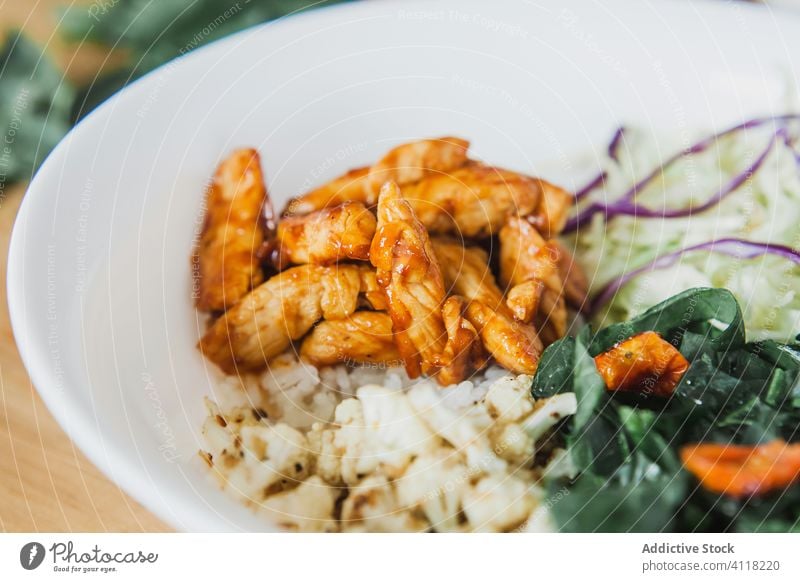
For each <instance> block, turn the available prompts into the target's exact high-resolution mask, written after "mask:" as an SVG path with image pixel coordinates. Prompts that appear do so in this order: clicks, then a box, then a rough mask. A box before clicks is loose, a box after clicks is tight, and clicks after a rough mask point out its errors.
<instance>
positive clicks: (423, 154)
mask: <svg viewBox="0 0 800 582" xmlns="http://www.w3.org/2000/svg"><path fill="white" fill-rule="evenodd" d="M468 149H469V142H468V141H467V140H464V139H459V138H457V137H440V138H438V139H423V140H419V141H413V142H410V143H405V144H402V145H399V146H397V147H396V148H394V149H392V150H389V152H388V153H387V154H386V155H385V156H383V158H381V159H380V160H379V161H378V162H377V163H376V164H375V165H373V166H372V168H370V171H369V177H368V178H367V193H368V194H367V199H368V200H373V201H374V200H377V197H378V194H379V193H380V191H381V188H382V187H383V185H384V184H385V183H386V182H394V183H395V184H397V185H398V186H399V187H401V188H404V187H405V186H406V185H408V184H412V183H414V182H418V181H419V180H422V179H423V178H426V177H428V176H431V175H436V174H447V173H449V172H452V171H453V170H455V169H456V168H459V167H461V166H463V165H464V164H466V163H467V150H468Z"/></svg>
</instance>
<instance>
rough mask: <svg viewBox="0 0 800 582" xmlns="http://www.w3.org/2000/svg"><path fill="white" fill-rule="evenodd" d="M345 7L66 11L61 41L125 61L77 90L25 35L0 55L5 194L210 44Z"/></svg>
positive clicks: (125, 1)
mask: <svg viewBox="0 0 800 582" xmlns="http://www.w3.org/2000/svg"><path fill="white" fill-rule="evenodd" d="M343 1H347V0H322V1H316V2H315V1H314V0H238V1H237V0H95V1H94V2H92V3H91V4H87V5H82V6H72V7H70V8H62V9H61V12H60V14H59V25H58V28H57V30H56V34H57V35H59V36H60V38H61V40H63V41H65V42H68V43H75V44H84V43H95V44H98V45H101V46H104V47H107V48H108V49H109V50H114V51H116V52H120V53H122V54H123V55H124V57H123V59H122V60H121V63H120V64H118V65H117V66H115V67H113V68H112V69H111V70H108V71H104V72H103V73H102V74H101V75H99V76H97V77H94V78H92V79H90V80H88V81H87V82H85V83H83V84H80V85H78V86H73V84H72V83H71V82H70V81H69V80H68V78H67V77H66V76H65V75H64V74H63V72H62V71H61V70H59V68H58V67H57V66H56V65H55V64H54V63H53V62H52V61H51V60H50V58H49V57H48V55H47V53H46V51H45V50H44V49H43V48H42V47H41V46H38V45H37V44H36V43H34V42H33V41H31V40H30V39H28V38H26V36H25V35H24V34H22V33H20V32H19V31H16V32H14V33H13V34H10V35H8V38H7V40H6V42H5V45H4V46H3V47H2V48H0V128H2V130H3V135H2V136H0V190H2V188H3V187H4V186H5V185H7V184H13V183H15V182H19V181H24V180H29V179H30V178H31V176H32V175H33V173H34V172H35V171H36V169H37V168H38V167H39V165H40V164H41V162H42V161H43V160H44V158H45V157H46V156H47V154H48V153H49V152H50V150H52V149H53V147H55V145H56V144H57V143H58V142H59V140H61V138H62V137H63V136H64V135H65V134H66V133H67V132H68V131H69V129H70V128H71V127H72V126H73V125H74V124H75V123H77V122H78V121H79V120H80V119H81V118H82V117H83V116H85V115H86V114H87V113H89V112H90V111H91V110H92V109H94V108H95V107H96V106H97V105H99V104H100V103H102V102H103V101H105V100H106V99H108V98H109V97H110V96H111V95H113V94H114V93H115V92H117V91H119V90H120V89H121V88H123V87H124V86H125V85H126V84H128V83H130V82H131V81H133V80H135V79H137V78H139V77H141V76H142V75H144V74H145V73H147V72H149V71H151V70H153V69H155V68H156V67H158V66H159V65H162V64H163V63H165V62H167V61H169V60H171V59H173V58H175V57H177V56H180V55H183V54H185V53H187V52H190V51H192V50H194V49H196V48H198V47H200V46H203V45H204V44H207V43H209V42H212V41H214V40H217V39H219V38H222V37H223V36H226V35H228V34H231V33H233V32H236V31H238V30H242V29H244V28H247V27H249V26H253V25H256V24H259V23H262V22H267V21H269V20H273V19H275V18H279V17H282V16H286V15H289V14H293V13H295V12H299V11H301V10H308V9H311V8H317V7H320V6H326V5H331V4H337V3H340V2H343Z"/></svg>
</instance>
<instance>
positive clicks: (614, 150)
mask: <svg viewBox="0 0 800 582" xmlns="http://www.w3.org/2000/svg"><path fill="white" fill-rule="evenodd" d="M623 139H625V127H624V126H622V125H621V126H619V127H618V128H617V131H615V132H614V135H613V136H612V138H611V142H609V144H608V157H609V158H611V159H612V160H614V161H615V162H618V161H619V157H618V151H619V144H620V143H622V140H623Z"/></svg>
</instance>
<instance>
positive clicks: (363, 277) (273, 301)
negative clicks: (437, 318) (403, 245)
mask: <svg viewBox="0 0 800 582" xmlns="http://www.w3.org/2000/svg"><path fill="white" fill-rule="evenodd" d="M370 272H371V269H370V268H369V267H367V266H366V265H364V266H362V265H336V266H331V267H323V266H318V265H302V266H299V267H293V268H291V269H287V270H286V271H283V272H281V273H280V274H278V275H276V276H274V277H272V278H271V279H269V280H268V281H266V282H265V283H263V284H261V285H260V286H259V287H257V288H256V289H254V290H253V291H252V292H251V293H250V294H249V295H247V296H246V297H245V298H244V299H242V300H241V301H240V302H239V303H238V304H237V305H236V306H235V307H233V308H232V309H230V310H228V311H227V312H226V313H225V315H223V316H222V317H220V318H219V319H218V320H217V321H216V322H214V324H213V325H212V326H211V327H210V328H209V329H208V331H207V332H206V334H205V335H204V336H203V338H202V339H201V340H200V344H199V347H200V350H201V351H202V353H203V355H205V357H207V358H208V359H209V360H211V361H212V362H214V363H215V364H217V365H218V366H219V367H220V368H222V370H223V371H225V372H227V373H229V374H232V373H236V372H241V371H247V370H259V369H262V368H264V367H265V366H266V364H267V362H269V360H270V359H272V358H273V357H275V356H276V355H278V354H280V353H281V352H282V351H284V350H285V349H286V348H287V347H289V344H290V343H291V341H292V340H296V339H299V338H301V337H303V336H304V335H305V334H306V333H307V332H308V330H310V329H311V327H312V326H313V325H314V324H315V323H316V322H317V321H319V320H320V319H322V318H323V317H324V318H326V319H329V320H336V319H342V318H345V317H348V316H349V315H351V314H352V313H353V312H354V311H355V310H356V307H357V305H358V300H359V295H360V294H361V293H362V292H366V291H367V289H368V286H369V273H370Z"/></svg>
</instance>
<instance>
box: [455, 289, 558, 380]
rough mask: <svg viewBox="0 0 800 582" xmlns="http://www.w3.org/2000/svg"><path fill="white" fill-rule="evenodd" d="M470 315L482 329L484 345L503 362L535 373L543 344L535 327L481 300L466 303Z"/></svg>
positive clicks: (520, 371)
mask: <svg viewBox="0 0 800 582" xmlns="http://www.w3.org/2000/svg"><path fill="white" fill-rule="evenodd" d="M467 318H468V319H469V321H470V322H471V323H472V325H474V326H475V328H476V329H477V330H478V332H479V333H480V336H481V340H482V341H483V346H484V347H485V348H486V350H487V351H488V352H489V353H490V354H492V356H494V359H495V360H497V362H498V363H499V364H500V365H501V366H503V367H504V368H506V369H507V370H509V371H511V372H514V373H515V374H535V373H536V367H537V366H538V365H539V357H540V356H541V355H542V351H543V350H544V346H543V345H542V341H541V340H540V339H539V335H538V334H537V332H536V328H535V327H533V326H532V325H528V324H524V323H520V322H518V321H515V320H514V319H513V318H512V317H510V316H509V315H507V314H506V313H504V312H503V311H502V310H500V311H495V310H494V309H492V308H490V307H488V306H487V305H485V304H484V303H482V302H481V301H472V302H470V303H469V304H468V305H467Z"/></svg>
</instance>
